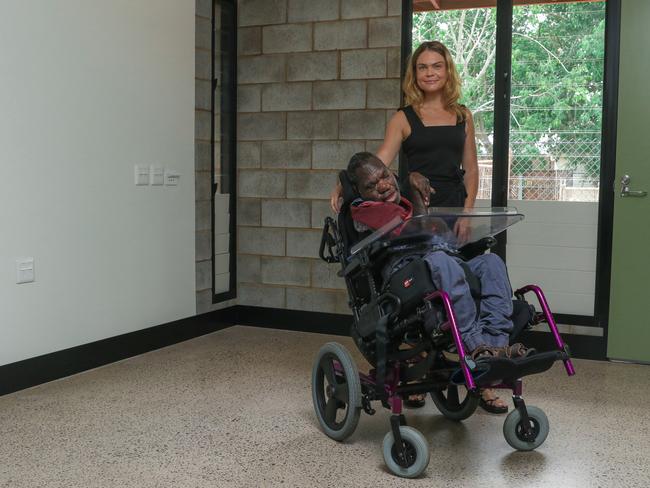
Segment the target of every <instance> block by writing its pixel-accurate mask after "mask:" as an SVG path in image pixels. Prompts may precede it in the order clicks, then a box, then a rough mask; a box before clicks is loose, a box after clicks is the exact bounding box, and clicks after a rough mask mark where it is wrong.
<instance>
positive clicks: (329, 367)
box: [320, 357, 336, 385]
mask: <svg viewBox="0 0 650 488" xmlns="http://www.w3.org/2000/svg"><path fill="white" fill-rule="evenodd" d="M320 367H321V369H322V370H323V372H324V373H325V377H326V378H327V381H328V383H329V384H330V385H336V377H335V375H334V365H333V364H332V360H331V359H329V358H327V357H324V358H323V359H321V362H320Z"/></svg>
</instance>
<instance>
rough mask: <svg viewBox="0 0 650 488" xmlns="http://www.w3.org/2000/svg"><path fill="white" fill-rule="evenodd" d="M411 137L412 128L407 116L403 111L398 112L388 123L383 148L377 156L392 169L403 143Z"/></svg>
mask: <svg viewBox="0 0 650 488" xmlns="http://www.w3.org/2000/svg"><path fill="white" fill-rule="evenodd" d="M409 135H410V127H409V125H408V121H407V120H406V115H404V112H402V111H401V110H400V111H398V112H396V113H395V114H394V115H393V116H392V117H391V118H390V120H389V121H388V125H387V126H386V134H385V135H384V142H383V143H382V145H381V147H380V148H379V149H377V154H376V156H377V157H378V158H379V159H381V160H382V162H383V163H384V164H385V165H386V166H388V167H390V165H391V163H392V162H393V160H394V159H395V157H396V156H397V153H398V152H399V148H400V146H401V145H402V141H403V140H404V139H406V138H407V137H408V136H409Z"/></svg>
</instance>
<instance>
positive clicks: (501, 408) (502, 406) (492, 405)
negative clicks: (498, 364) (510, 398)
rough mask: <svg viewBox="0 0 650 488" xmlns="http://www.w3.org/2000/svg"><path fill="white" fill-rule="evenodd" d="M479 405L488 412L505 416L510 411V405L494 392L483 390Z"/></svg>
mask: <svg viewBox="0 0 650 488" xmlns="http://www.w3.org/2000/svg"><path fill="white" fill-rule="evenodd" d="M478 404H479V405H480V407H481V408H482V409H483V410H485V411H486V412H490V413H496V414H503V413H506V412H507V411H508V404H507V403H505V402H504V401H503V400H501V398H499V397H498V396H497V395H496V393H495V392H494V390H492V389H484V390H481V399H480V400H479V402H478Z"/></svg>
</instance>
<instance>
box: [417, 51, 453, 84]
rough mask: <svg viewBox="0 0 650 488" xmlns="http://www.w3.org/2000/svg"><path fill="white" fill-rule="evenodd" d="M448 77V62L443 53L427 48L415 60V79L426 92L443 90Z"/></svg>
mask: <svg viewBox="0 0 650 488" xmlns="http://www.w3.org/2000/svg"><path fill="white" fill-rule="evenodd" d="M447 77H448V75H447V63H446V62H445V58H444V57H443V56H442V55H441V54H438V53H437V52H435V51H429V50H425V51H422V53H421V54H420V55H419V56H418V58H417V59H416V60H415V79H416V81H417V84H418V87H419V88H420V90H422V91H423V92H424V93H425V94H426V93H435V92H437V91H439V90H442V89H443V88H444V86H445V84H446V83H447Z"/></svg>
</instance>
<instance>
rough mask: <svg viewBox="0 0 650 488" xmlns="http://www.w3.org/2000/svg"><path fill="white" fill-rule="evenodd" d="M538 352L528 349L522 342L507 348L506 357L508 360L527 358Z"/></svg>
mask: <svg viewBox="0 0 650 488" xmlns="http://www.w3.org/2000/svg"><path fill="white" fill-rule="evenodd" d="M536 352H537V351H536V350H535V349H534V348H532V347H530V348H529V347H526V346H524V345H523V344H522V343H521V342H517V343H515V344H513V345H511V346H506V347H505V353H506V357H508V358H525V357H528V356H530V355H531V354H535V353H536Z"/></svg>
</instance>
